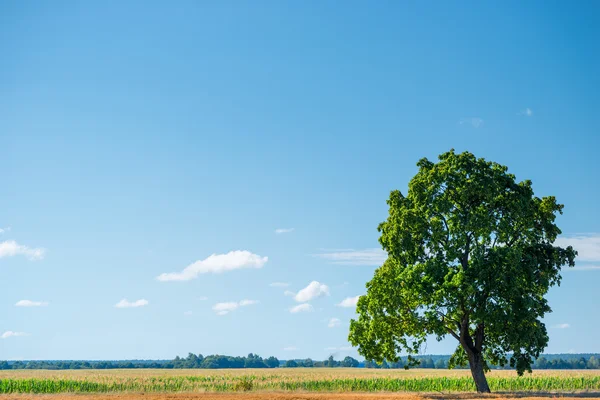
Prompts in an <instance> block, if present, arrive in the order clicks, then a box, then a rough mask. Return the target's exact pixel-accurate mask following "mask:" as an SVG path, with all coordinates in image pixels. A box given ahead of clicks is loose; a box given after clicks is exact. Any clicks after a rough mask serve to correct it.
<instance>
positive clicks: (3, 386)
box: [0, 371, 600, 393]
mask: <svg viewBox="0 0 600 400" xmlns="http://www.w3.org/2000/svg"><path fill="white" fill-rule="evenodd" d="M488 382H489V385H490V388H491V389H492V391H501V392H528V391H531V392H533V391H551V392H554V391H556V392H572V391H592V390H593V391H595V390H600V375H591V374H585V375H581V376H544V375H540V376H524V377H515V376H507V377H503V376H490V377H489V378H488ZM474 390H475V385H474V383H473V380H472V379H471V378H470V377H468V376H433V377H423V376H421V377H406V378H402V377H392V376H380V377H378V376H372V377H343V376H339V377H335V376H323V377H318V374H311V375H304V376H302V375H297V376H295V375H293V374H279V375H278V374H276V373H275V374H248V373H245V374H239V375H235V374H220V373H219V372H218V371H213V372H212V374H210V375H192V376H181V375H178V376H125V377H122V376H118V375H116V374H114V375H98V376H93V375H87V376H80V377H75V378H69V377H66V376H53V377H49V378H44V377H40V376H36V377H31V378H19V377H8V378H6V377H3V376H1V375H0V393H113V392H203V391H208V392H235V391H307V392H381V391H384V392H472V391H474Z"/></svg>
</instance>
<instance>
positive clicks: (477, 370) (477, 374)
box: [467, 351, 490, 393]
mask: <svg viewBox="0 0 600 400" xmlns="http://www.w3.org/2000/svg"><path fill="white" fill-rule="evenodd" d="M467 355H468V357H469V366H470V367H471V375H472V376H473V380H474V381H475V386H477V392H478V393H490V387H489V386H488V383H487V378H486V377H485V372H484V371H483V366H484V360H483V356H482V354H481V353H474V352H470V351H467Z"/></svg>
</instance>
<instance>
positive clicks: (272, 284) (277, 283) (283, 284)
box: [269, 282, 290, 288]
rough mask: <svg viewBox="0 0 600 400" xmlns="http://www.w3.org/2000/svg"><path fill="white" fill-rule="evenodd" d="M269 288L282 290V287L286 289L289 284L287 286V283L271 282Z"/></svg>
mask: <svg viewBox="0 0 600 400" xmlns="http://www.w3.org/2000/svg"><path fill="white" fill-rule="evenodd" d="M269 286H271V287H281V288H284V287H288V286H290V284H289V283H287V282H273V283H269Z"/></svg>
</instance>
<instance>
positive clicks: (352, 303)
mask: <svg viewBox="0 0 600 400" xmlns="http://www.w3.org/2000/svg"><path fill="white" fill-rule="evenodd" d="M359 297H360V296H354V297H346V298H345V299H344V300H342V301H340V302H339V303H338V304H336V306H338V307H345V308H350V307H356V304H357V303H358V298H359Z"/></svg>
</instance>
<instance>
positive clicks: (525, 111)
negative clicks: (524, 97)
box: [518, 107, 533, 117]
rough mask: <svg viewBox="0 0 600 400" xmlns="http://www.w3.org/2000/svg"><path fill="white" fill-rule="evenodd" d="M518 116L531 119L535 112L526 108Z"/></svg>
mask: <svg viewBox="0 0 600 400" xmlns="http://www.w3.org/2000/svg"><path fill="white" fill-rule="evenodd" d="M518 115H524V116H526V117H531V116H532V115H533V110H532V109H531V108H529V107H528V108H526V109H524V110H521V111H520V112H519V113H518Z"/></svg>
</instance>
